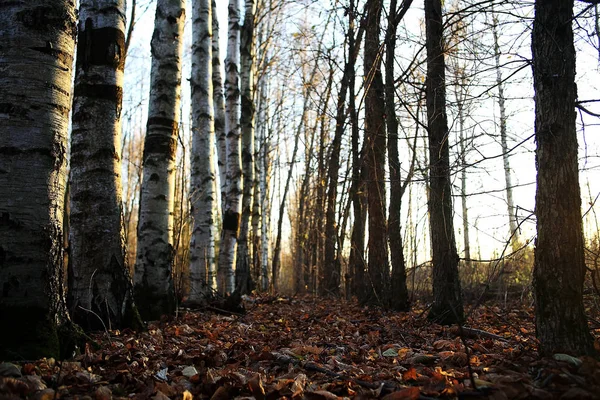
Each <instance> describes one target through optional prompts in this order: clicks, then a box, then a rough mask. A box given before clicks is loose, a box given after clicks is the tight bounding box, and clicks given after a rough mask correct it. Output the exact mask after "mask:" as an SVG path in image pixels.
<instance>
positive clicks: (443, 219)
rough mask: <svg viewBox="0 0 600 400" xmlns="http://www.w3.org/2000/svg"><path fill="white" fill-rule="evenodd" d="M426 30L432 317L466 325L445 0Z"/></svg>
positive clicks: (433, 8) (428, 9)
mask: <svg viewBox="0 0 600 400" xmlns="http://www.w3.org/2000/svg"><path fill="white" fill-rule="evenodd" d="M425 29H426V41H427V76H426V80H425V85H426V97H427V135H428V138H429V221H430V225H431V246H432V253H433V305H432V307H431V311H430V313H429V318H430V319H432V320H435V321H437V322H439V323H441V324H452V323H455V322H462V320H463V319H464V315H463V304H462V293H461V287H460V281H459V277H458V260H459V259H458V253H457V251H456V240H455V237H454V223H453V218H452V217H453V211H452V192H451V182H450V153H449V150H448V148H449V145H448V119H447V116H446V76H445V71H446V65H445V61H444V46H443V44H444V37H443V26H442V5H441V1H440V0H425Z"/></svg>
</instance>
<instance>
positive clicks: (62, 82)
mask: <svg viewBox="0 0 600 400" xmlns="http://www.w3.org/2000/svg"><path fill="white" fill-rule="evenodd" d="M0 26H1V27H2V28H0V71H2V74H0V287H1V288H2V291H1V293H0V326H2V329H0V359H9V360H15V359H38V358H41V357H51V356H52V357H57V356H59V340H58V335H57V326H56V320H57V311H58V309H59V302H60V300H61V299H62V293H61V289H62V285H61V280H62V276H61V272H62V266H63V243H62V234H63V212H64V194H65V185H66V148H67V132H68V123H69V109H70V105H71V95H70V94H71V72H72V64H73V51H74V47H75V37H76V33H77V28H76V16H75V4H74V2H72V1H68V0H51V1H49V0H31V1H27V2H0Z"/></svg>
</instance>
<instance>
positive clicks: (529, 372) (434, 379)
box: [0, 296, 600, 400]
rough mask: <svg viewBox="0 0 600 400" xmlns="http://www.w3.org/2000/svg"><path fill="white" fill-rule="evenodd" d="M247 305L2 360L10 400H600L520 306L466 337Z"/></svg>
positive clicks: (580, 367) (343, 313)
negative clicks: (44, 355) (68, 353)
mask: <svg viewBox="0 0 600 400" xmlns="http://www.w3.org/2000/svg"><path fill="white" fill-rule="evenodd" d="M245 307H246V310H247V313H246V314H245V315H221V314H218V313H215V312H213V311H214V310H213V311H208V310H204V311H203V312H198V311H185V310H184V311H180V312H179V315H178V316H177V317H176V318H171V319H165V320H163V321H160V322H155V323H150V324H149V326H148V330H147V331H145V332H142V333H136V332H132V331H127V330H125V331H120V332H119V331H112V332H104V333H98V334H96V335H94V336H93V338H94V340H95V341H96V342H97V344H99V345H100V346H99V347H98V348H94V347H93V346H92V345H88V346H86V349H85V351H84V352H83V354H81V355H79V356H77V357H75V358H74V359H73V360H70V361H63V362H58V361H55V360H53V359H43V360H38V361H35V362H33V361H32V362H29V363H25V364H11V363H2V364H0V376H4V377H3V378H0V399H12V398H23V397H28V398H32V399H44V400H46V399H55V398H63V399H66V398H79V399H90V398H91V399H97V400H105V399H106V400H107V399H111V398H124V399H127V398H129V399H148V398H152V399H157V400H163V399H185V400H190V399H192V398H194V399H214V400H226V399H257V400H261V399H281V398H285V399H292V398H293V399H311V400H320V399H323V400H329V399H342V398H354V399H386V400H392V399H396V400H397V399H415V400H416V399H422V400H426V399H437V398H442V399H456V398H458V399H494V400H503V399H554V398H556V399H600V363H599V362H598V361H597V360H595V359H592V358H590V357H581V358H573V357H569V356H566V355H555V356H554V357H552V358H542V359H540V358H539V357H538V356H537V354H536V339H535V328H534V325H533V310H532V308H531V307H527V306H523V305H521V304H520V303H515V304H513V305H505V304H502V305H494V304H485V305H480V306H478V307H476V308H474V309H470V308H469V307H467V311H468V313H469V319H468V321H467V323H466V324H465V326H464V328H462V329H459V328H458V327H457V326H455V327H443V326H440V325H437V324H433V323H431V322H429V321H428V320H427V318H426V314H427V310H426V309H425V308H424V307H423V306H420V305H419V304H416V305H415V306H414V307H413V310H412V311H411V312H410V313H393V312H388V311H381V310H378V309H367V308H363V307H359V306H358V305H357V304H356V303H353V302H343V301H334V300H321V299H316V298H312V297H300V298H298V297H295V298H286V297H265V296H263V297H252V298H248V299H247V301H245ZM595 321H597V320H594V319H593V320H592V323H593V324H594V323H595V324H597V322H595ZM592 327H593V328H597V329H593V330H592V332H593V333H594V335H595V337H596V343H598V337H599V336H600V325H599V326H593V325H592ZM11 376H12V377H11ZM473 383H474V384H473Z"/></svg>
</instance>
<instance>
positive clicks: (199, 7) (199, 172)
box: [188, 0, 217, 303]
mask: <svg viewBox="0 0 600 400" xmlns="http://www.w3.org/2000/svg"><path fill="white" fill-rule="evenodd" d="M211 8H212V7H211V1H210V0H198V1H196V2H195V3H194V7H193V9H192V21H193V24H192V36H193V38H194V39H193V45H192V79H191V82H190V83H191V86H192V156H191V160H190V161H191V164H190V166H191V179H190V197H191V201H190V203H191V206H192V217H193V220H194V228H193V230H192V238H191V244H190V295H189V297H188V301H189V302H190V303H202V302H203V298H204V297H205V296H206V294H207V291H208V288H209V287H210V285H211V282H212V281H213V279H214V277H213V276H209V272H210V271H214V267H213V265H214V263H215V223H214V222H215V215H214V212H215V209H216V200H217V194H216V193H215V186H214V181H215V170H214V160H213V151H212V147H213V146H214V143H215V136H214V135H215V131H214V106H213V93H212V76H213V74H212V54H211V50H212V49H211V46H212V42H211V37H212V10H211Z"/></svg>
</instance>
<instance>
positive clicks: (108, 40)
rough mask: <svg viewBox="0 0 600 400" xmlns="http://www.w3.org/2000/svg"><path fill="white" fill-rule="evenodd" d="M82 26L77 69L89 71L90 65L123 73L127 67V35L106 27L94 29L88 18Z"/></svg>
mask: <svg viewBox="0 0 600 400" xmlns="http://www.w3.org/2000/svg"><path fill="white" fill-rule="evenodd" d="M81 24H83V25H84V27H83V28H82V27H81V25H80V32H79V45H78V46H77V69H79V68H83V69H84V70H87V69H88V67H89V66H90V65H106V66H109V67H112V68H115V69H117V70H120V71H123V69H124V67H125V34H124V33H123V31H121V30H119V29H116V28H111V27H106V28H94V24H93V21H92V19H91V18H88V19H87V20H86V21H85V23H83V22H82V23H81Z"/></svg>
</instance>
